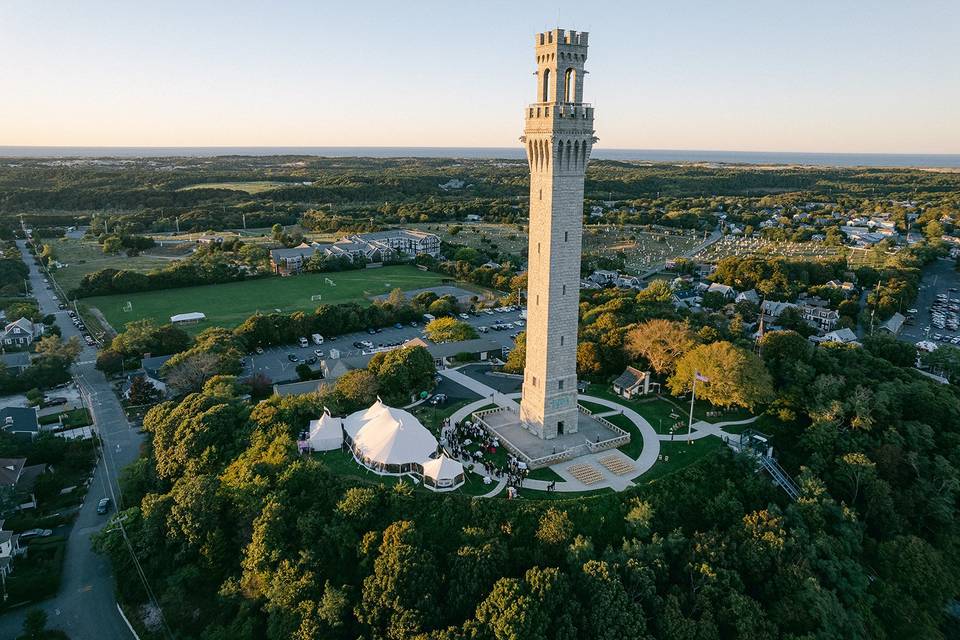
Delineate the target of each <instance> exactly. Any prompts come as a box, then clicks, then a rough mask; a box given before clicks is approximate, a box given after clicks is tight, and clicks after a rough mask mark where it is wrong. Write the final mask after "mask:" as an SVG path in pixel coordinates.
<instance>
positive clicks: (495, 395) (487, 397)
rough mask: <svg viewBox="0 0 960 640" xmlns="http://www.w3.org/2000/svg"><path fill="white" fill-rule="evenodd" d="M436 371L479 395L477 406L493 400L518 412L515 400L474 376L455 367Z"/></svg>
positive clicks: (518, 406)
mask: <svg viewBox="0 0 960 640" xmlns="http://www.w3.org/2000/svg"><path fill="white" fill-rule="evenodd" d="M437 373H439V374H440V375H442V376H443V377H444V378H447V379H448V380H451V381H453V382H456V383H457V384H459V385H460V386H463V387H466V388H467V389H470V391H473V392H474V393H476V394H477V395H479V396H481V398H483V400H482V401H481V404H479V405H477V406H478V407H482V406H484V405H487V404H490V403H491V402H493V403H494V404H497V405H499V406H501V407H507V408H508V409H510V410H511V411H515V412H517V413H519V412H520V405H519V404H517V403H516V401H515V400H512V399H511V398H510V397H508V396H507V395H506V394H503V393H500V392H499V391H497V390H496V389H494V388H493V387H491V386H488V385H485V384H483V383H482V382H480V381H479V380H477V379H476V378H471V377H470V376H468V375H467V374H465V373H461V372H460V371H457V370H456V369H441V370H440V371H438V372H437ZM511 395H512V396H516V397H519V396H520V394H511ZM474 404H475V403H474ZM468 406H471V407H472V406H473V404H470V405H468ZM461 411H462V410H461ZM474 411H476V409H471V410H470V411H469V412H467V413H466V414H464V415H465V416H467V415H470V413H473V412H474ZM459 413H460V412H459V411H458V412H457V413H455V414H454V415H457V414H459ZM462 419H463V418H460V420H462Z"/></svg>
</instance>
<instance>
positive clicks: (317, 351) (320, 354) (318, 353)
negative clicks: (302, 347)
mask: <svg viewBox="0 0 960 640" xmlns="http://www.w3.org/2000/svg"><path fill="white" fill-rule="evenodd" d="M313 355H315V356H317V357H318V358H322V357H323V355H324V354H323V349H314V350H313Z"/></svg>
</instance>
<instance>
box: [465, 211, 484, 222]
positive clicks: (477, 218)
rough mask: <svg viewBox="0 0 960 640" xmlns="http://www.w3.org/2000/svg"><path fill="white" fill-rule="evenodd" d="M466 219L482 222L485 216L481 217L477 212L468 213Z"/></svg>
mask: <svg viewBox="0 0 960 640" xmlns="http://www.w3.org/2000/svg"><path fill="white" fill-rule="evenodd" d="M464 220H466V221H467V222H480V221H481V220H483V218H481V217H480V216H478V215H477V214H475V213H468V214H467V217H466V218H464Z"/></svg>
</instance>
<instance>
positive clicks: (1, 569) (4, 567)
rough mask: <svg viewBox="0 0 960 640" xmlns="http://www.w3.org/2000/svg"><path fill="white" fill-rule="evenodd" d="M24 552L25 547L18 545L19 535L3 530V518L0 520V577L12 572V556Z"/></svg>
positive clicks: (14, 556)
mask: <svg viewBox="0 0 960 640" xmlns="http://www.w3.org/2000/svg"><path fill="white" fill-rule="evenodd" d="M26 552H27V550H26V548H21V547H20V536H19V535H18V534H16V533H14V532H13V531H7V530H5V529H4V528H3V520H0V578H2V579H4V580H5V579H6V577H7V576H9V575H10V574H11V573H13V560H14V558H16V557H17V556H19V555H21V554H25V553H26Z"/></svg>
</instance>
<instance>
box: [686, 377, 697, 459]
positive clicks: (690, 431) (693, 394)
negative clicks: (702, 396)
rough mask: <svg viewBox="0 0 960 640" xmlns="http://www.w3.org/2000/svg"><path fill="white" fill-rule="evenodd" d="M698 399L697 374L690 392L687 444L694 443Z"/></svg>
mask: <svg viewBox="0 0 960 640" xmlns="http://www.w3.org/2000/svg"><path fill="white" fill-rule="evenodd" d="M696 397H697V374H696V373H694V374H693V390H692V391H691V392H690V420H689V421H688V422H687V444H692V443H693V438H692V437H691V436H692V434H693V401H694V399H696Z"/></svg>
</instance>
